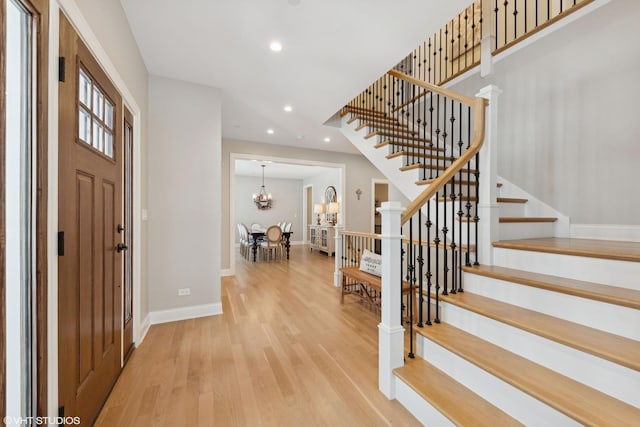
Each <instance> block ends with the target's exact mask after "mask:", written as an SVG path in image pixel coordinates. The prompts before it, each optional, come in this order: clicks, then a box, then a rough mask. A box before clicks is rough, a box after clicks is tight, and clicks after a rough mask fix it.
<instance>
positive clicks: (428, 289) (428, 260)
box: [425, 201, 432, 326]
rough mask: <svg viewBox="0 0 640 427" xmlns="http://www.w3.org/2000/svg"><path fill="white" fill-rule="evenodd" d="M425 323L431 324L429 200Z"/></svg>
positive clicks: (429, 211) (429, 205) (428, 203)
mask: <svg viewBox="0 0 640 427" xmlns="http://www.w3.org/2000/svg"><path fill="white" fill-rule="evenodd" d="M425 225H426V226H427V325H429V326H431V277H432V273H431V225H432V223H431V202H430V201H429V202H427V222H426V224H425Z"/></svg>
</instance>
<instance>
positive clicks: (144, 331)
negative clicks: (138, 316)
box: [136, 313, 151, 347]
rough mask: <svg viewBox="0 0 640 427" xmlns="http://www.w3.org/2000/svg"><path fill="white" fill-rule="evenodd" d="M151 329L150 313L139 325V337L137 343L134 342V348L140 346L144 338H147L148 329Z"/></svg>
mask: <svg viewBox="0 0 640 427" xmlns="http://www.w3.org/2000/svg"><path fill="white" fill-rule="evenodd" d="M150 327H151V313H148V314H147V316H146V317H145V318H144V320H143V321H142V323H141V324H140V336H139V337H138V341H136V347H138V346H139V345H140V344H142V341H144V338H145V337H146V336H147V332H149V328H150Z"/></svg>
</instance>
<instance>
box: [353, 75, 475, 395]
mask: <svg viewBox="0 0 640 427" xmlns="http://www.w3.org/2000/svg"><path fill="white" fill-rule="evenodd" d="M385 82H386V86H387V87H391V88H392V92H391V93H389V95H390V97H389V99H392V101H391V103H390V106H394V105H399V106H400V105H402V107H401V108H399V109H396V108H389V109H387V111H385V112H384V113H376V114H371V115H369V116H367V117H365V116H366V113H365V110H364V109H358V112H357V113H353V112H352V114H353V115H354V116H357V115H358V114H359V115H360V117H362V118H361V119H359V120H361V121H362V123H363V125H367V126H370V130H371V129H374V130H375V129H376V127H377V126H380V125H379V123H380V122H381V121H380V120H378V119H379V117H382V116H384V117H385V120H388V121H394V122H398V123H400V124H401V125H404V127H403V126H398V127H394V128H393V129H392V130H390V131H384V132H382V131H381V132H377V133H376V132H375V131H374V132H371V133H370V134H369V135H371V134H372V133H373V134H374V135H373V136H372V137H376V138H377V139H378V141H377V144H383V143H385V144H387V145H389V146H394V145H396V144H397V145H398V146H399V147H401V148H400V150H401V151H403V153H400V154H402V155H403V156H404V158H405V166H404V167H405V168H406V169H417V170H418V173H419V179H418V183H420V184H424V185H426V188H425V189H424V190H423V191H422V192H421V193H420V194H419V195H418V196H417V197H416V198H415V199H414V200H413V201H412V202H410V203H409V205H408V206H407V207H406V208H405V209H402V208H401V207H400V206H399V204H398V203H397V202H387V203H383V205H382V207H381V208H379V209H378V211H379V212H380V213H381V214H382V234H381V237H380V238H381V242H382V243H381V246H382V257H383V258H382V265H383V268H382V273H383V276H382V313H381V318H382V321H381V323H380V325H379V345H380V348H379V357H380V359H379V364H380V366H379V368H380V369H379V373H380V378H379V383H380V390H381V391H383V393H385V394H386V395H387V396H388V397H393V395H394V393H395V392H394V389H393V384H394V382H393V376H392V374H391V372H392V370H393V369H394V368H396V367H398V366H401V365H402V364H403V363H404V362H403V358H404V356H403V354H404V348H405V343H404V327H403V323H404V324H406V325H408V328H409V334H408V337H409V343H408V345H407V347H408V356H409V357H414V342H413V327H414V324H415V325H416V326H417V327H423V326H425V325H432V324H434V323H439V322H440V295H441V294H443V295H447V294H448V293H456V292H462V291H463V286H462V271H461V267H462V265H463V264H464V265H471V264H472V263H474V264H475V263H478V254H477V246H476V244H475V242H477V239H478V223H479V219H480V218H479V217H478V209H477V201H478V197H479V176H480V171H479V165H480V160H479V151H480V149H481V148H482V146H483V142H484V137H485V108H486V105H487V100H486V99H484V98H472V97H468V96H465V95H462V94H459V93H456V92H454V91H451V90H448V89H444V88H441V87H438V86H434V85H432V84H430V83H427V82H424V81H421V80H418V79H416V78H414V77H411V76H408V75H406V74H404V73H401V72H399V71H396V70H392V71H389V72H388V73H387V80H385ZM420 92H424V94H423V96H421V97H417V96H416V95H417V94H419V93H420ZM407 102H408V103H407ZM407 126H408V128H409V129H410V130H408V131H407ZM383 127H385V126H383ZM411 129H415V130H416V132H415V133H412V130H411ZM396 150H397V148H390V153H391V154H394V153H398V152H397V151H396ZM403 283H407V284H408V285H409V287H410V292H409V295H411V297H410V298H407V299H404V300H403V291H402V287H403ZM407 317H408V319H407Z"/></svg>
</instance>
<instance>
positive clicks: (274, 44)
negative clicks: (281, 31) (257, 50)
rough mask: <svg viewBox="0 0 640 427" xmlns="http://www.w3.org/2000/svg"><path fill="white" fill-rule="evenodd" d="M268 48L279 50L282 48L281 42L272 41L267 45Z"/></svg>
mask: <svg viewBox="0 0 640 427" xmlns="http://www.w3.org/2000/svg"><path fill="white" fill-rule="evenodd" d="M269 49H271V50H272V51H274V52H280V51H281V50H282V43H280V42H279V41H272V42H271V44H270V45H269Z"/></svg>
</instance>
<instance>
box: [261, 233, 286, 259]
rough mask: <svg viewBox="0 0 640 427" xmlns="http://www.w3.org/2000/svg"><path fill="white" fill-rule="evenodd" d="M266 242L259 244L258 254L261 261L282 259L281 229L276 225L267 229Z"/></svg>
mask: <svg viewBox="0 0 640 427" xmlns="http://www.w3.org/2000/svg"><path fill="white" fill-rule="evenodd" d="M265 237H266V241H264V242H262V243H261V244H260V253H261V255H262V258H263V259H272V255H273V259H276V258H277V257H282V244H281V241H282V229H281V228H280V227H278V226H277V225H272V226H269V228H267V232H266V233H265Z"/></svg>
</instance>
